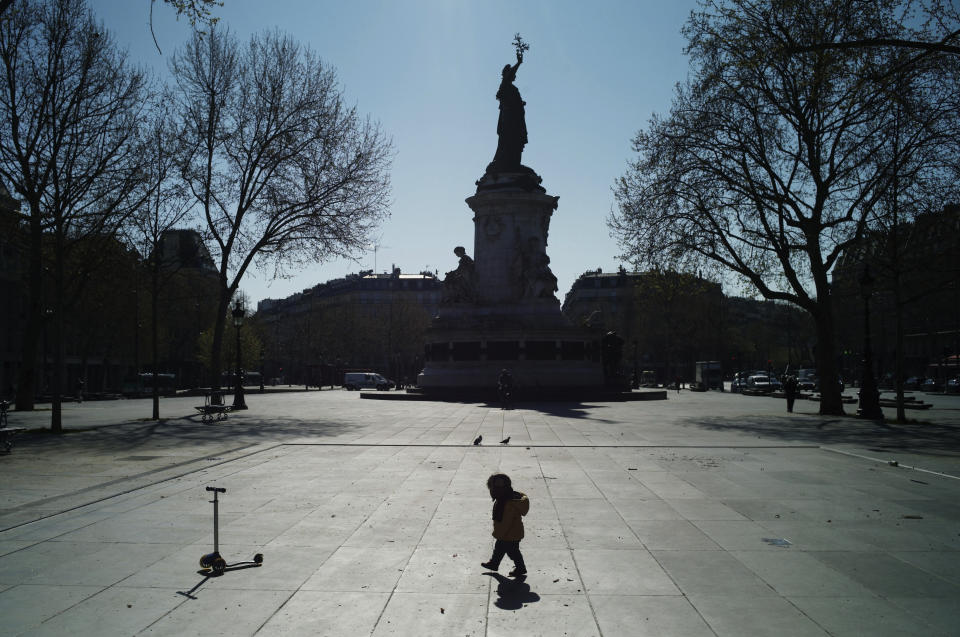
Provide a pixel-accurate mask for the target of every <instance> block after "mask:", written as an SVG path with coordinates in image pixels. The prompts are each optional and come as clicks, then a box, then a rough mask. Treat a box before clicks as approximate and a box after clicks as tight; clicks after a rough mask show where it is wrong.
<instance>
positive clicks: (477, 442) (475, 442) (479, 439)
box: [473, 436, 483, 445]
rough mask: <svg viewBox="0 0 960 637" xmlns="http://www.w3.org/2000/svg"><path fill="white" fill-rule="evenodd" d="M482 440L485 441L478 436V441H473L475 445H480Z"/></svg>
mask: <svg viewBox="0 0 960 637" xmlns="http://www.w3.org/2000/svg"><path fill="white" fill-rule="evenodd" d="M481 440H483V436H477V438H476V440H474V441H473V444H474V445H479V444H480V441H481Z"/></svg>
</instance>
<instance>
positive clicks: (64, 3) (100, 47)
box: [0, 0, 144, 431]
mask: <svg viewBox="0 0 960 637" xmlns="http://www.w3.org/2000/svg"><path fill="white" fill-rule="evenodd" d="M0 59H2V62H3V73H4V76H3V85H2V93H0V112H2V117H0V120H2V129H0V177H2V178H3V179H4V180H5V181H6V182H7V183H8V184H9V185H10V187H11V189H12V190H13V191H14V192H15V193H16V194H17V195H18V196H19V197H20V198H22V200H23V201H24V202H25V203H26V210H25V217H26V221H27V223H28V225H29V235H30V247H29V259H30V264H29V273H28V281H27V288H28V294H29V299H30V300H29V313H28V315H27V317H26V318H27V321H26V324H27V327H26V332H25V335H24V341H23V353H22V359H21V370H20V378H19V383H18V387H17V399H16V401H17V409H32V408H33V401H34V382H35V375H36V358H37V342H38V339H39V335H40V334H39V326H40V325H41V321H42V317H43V308H42V302H43V294H42V279H43V277H42V272H43V253H42V242H43V235H44V233H49V235H50V237H51V241H52V244H53V262H52V264H51V269H52V271H53V282H54V293H53V294H52V298H53V305H54V307H53V317H52V320H53V325H54V352H55V361H56V368H55V373H54V376H53V387H52V389H53V401H54V402H53V412H52V419H51V429H53V430H54V431H60V429H61V422H60V398H61V395H62V393H63V390H64V388H63V386H62V384H63V383H62V381H63V371H64V348H63V321H64V311H65V309H66V308H67V307H69V300H68V299H67V295H66V292H67V290H68V289H69V291H70V292H71V293H72V294H73V296H76V295H77V294H78V293H79V291H80V289H81V287H80V286H69V288H68V286H67V284H66V281H67V274H68V273H66V272H65V264H66V263H67V262H69V257H70V255H69V252H70V250H71V247H72V246H77V245H81V244H82V245H83V246H84V249H88V248H89V243H90V241H91V240H104V241H110V240H112V237H114V236H115V235H116V231H117V228H118V227H119V225H120V224H122V222H123V219H124V218H125V215H126V214H128V212H129V210H130V208H129V205H130V202H129V196H130V194H131V190H132V187H133V185H134V184H135V183H136V180H137V179H138V173H139V165H138V162H139V156H138V154H137V153H136V152H135V150H136V149H135V147H134V146H135V145H134V144H133V138H134V132H135V130H136V117H137V114H138V110H139V107H140V104H141V103H142V101H143V94H144V79H143V76H142V75H141V74H140V73H138V72H135V71H132V70H131V69H130V68H129V67H128V66H127V64H126V63H125V61H124V60H123V58H122V56H121V55H120V53H119V52H118V50H117V48H116V46H115V45H114V44H113V42H112V39H111V38H110V36H109V34H108V33H106V32H105V31H104V29H103V28H102V27H101V26H100V25H98V24H96V22H95V21H94V19H93V16H92V14H91V13H90V11H89V10H88V8H87V6H86V3H85V2H84V1H83V0H46V1H44V0H23V1H21V2H18V3H17V4H16V5H15V6H13V7H12V8H11V9H10V10H8V11H7V13H6V14H5V15H4V16H3V20H0ZM85 265H86V266H89V267H88V268H87V270H86V272H80V273H72V274H78V275H80V276H79V277H78V280H80V281H81V282H82V281H83V280H84V277H85V276H88V274H89V270H90V269H92V266H93V265H95V264H92V263H86V264H85Z"/></svg>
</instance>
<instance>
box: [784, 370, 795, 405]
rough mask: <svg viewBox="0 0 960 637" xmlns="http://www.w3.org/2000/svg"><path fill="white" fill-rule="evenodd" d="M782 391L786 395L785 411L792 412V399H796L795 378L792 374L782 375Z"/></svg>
mask: <svg viewBox="0 0 960 637" xmlns="http://www.w3.org/2000/svg"><path fill="white" fill-rule="evenodd" d="M783 393H784V394H785V395H786V397H787V411H788V412H791V413H792V412H793V401H795V400H796V399H797V378H796V376H794V375H793V374H787V375H786V376H784V378H783Z"/></svg>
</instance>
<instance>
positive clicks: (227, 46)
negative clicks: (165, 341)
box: [172, 28, 391, 387]
mask: <svg viewBox="0 0 960 637" xmlns="http://www.w3.org/2000/svg"><path fill="white" fill-rule="evenodd" d="M172 70H173V74H174V77H175V79H176V83H177V87H178V106H179V111H180V117H181V118H182V126H183V133H182V142H181V145H182V147H183V148H184V149H185V151H186V153H187V157H186V160H185V162H184V165H183V174H184V177H185V179H186V181H187V183H188V185H189V187H190V189H191V192H192V193H193V196H194V197H195V200H196V202H197V204H198V206H199V208H200V212H201V215H202V217H203V219H204V221H205V225H206V230H207V232H208V233H209V241H210V245H211V248H212V251H213V252H214V253H215V255H216V260H217V261H218V263H217V265H218V269H219V275H220V298H219V307H218V311H217V314H216V316H217V323H216V325H215V329H214V338H213V351H212V355H211V370H210V371H211V374H212V378H211V381H212V383H213V386H214V387H219V383H220V369H221V357H220V351H221V348H222V342H223V332H224V320H225V319H224V317H225V316H226V315H227V307H228V305H229V303H230V299H231V297H232V296H233V294H234V292H235V291H236V290H237V287H238V285H239V284H240V281H241V280H242V278H243V276H244V274H245V273H246V272H247V270H248V269H249V268H250V267H251V265H254V264H255V265H257V266H260V267H263V268H273V272H274V274H275V275H282V274H283V272H284V270H285V268H287V267H290V266H295V265H298V264H301V263H304V262H309V261H322V260H324V259H327V258H330V257H333V256H349V255H351V254H354V253H356V252H359V251H362V250H363V248H364V246H365V244H368V243H369V236H370V232H371V231H372V230H373V229H374V228H375V227H376V225H377V224H378V223H379V222H380V221H381V220H382V219H383V218H384V217H385V216H386V215H387V206H388V196H389V176H388V168H389V164H390V153H391V146H390V143H389V142H388V141H387V140H386V139H385V138H384V137H383V135H382V134H381V132H380V130H379V128H378V126H377V125H375V124H373V123H371V122H370V121H369V120H367V121H364V120H363V119H361V118H360V117H359V116H358V115H357V112H356V110H355V109H354V108H350V107H347V106H346V105H344V103H343V97H342V95H341V93H340V90H339V86H338V85H337V80H336V74H335V73H334V71H333V70H332V69H330V68H328V67H326V66H325V65H324V64H323V63H322V62H321V61H320V60H319V59H318V58H317V57H316V56H315V55H314V54H313V53H312V52H311V51H309V50H308V49H305V48H304V47H301V46H300V45H299V44H297V43H296V42H294V41H293V40H292V39H291V38H289V37H288V36H285V35H282V34H280V33H278V32H268V33H265V34H262V35H257V36H254V37H253V38H251V40H250V42H249V44H248V45H247V46H246V47H245V48H243V49H240V47H239V46H238V44H237V42H236V40H235V39H234V38H233V37H231V36H230V34H229V33H227V32H226V31H223V30H220V29H217V28H214V29H212V30H211V31H210V33H209V34H207V35H205V36H202V37H201V35H199V34H197V35H196V36H195V37H194V39H193V40H192V41H191V42H190V43H189V44H188V45H187V46H186V49H185V50H184V51H183V52H182V53H180V54H178V55H177V56H175V58H174V60H173V64H172Z"/></svg>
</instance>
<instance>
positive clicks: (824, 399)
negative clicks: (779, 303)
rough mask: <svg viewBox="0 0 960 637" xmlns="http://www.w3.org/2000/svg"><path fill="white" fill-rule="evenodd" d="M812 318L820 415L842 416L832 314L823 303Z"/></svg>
mask: <svg viewBox="0 0 960 637" xmlns="http://www.w3.org/2000/svg"><path fill="white" fill-rule="evenodd" d="M820 310H821V311H820V312H818V314H817V315H816V316H814V320H815V321H816V326H817V372H818V373H819V374H820V415H822V416H842V415H844V412H843V400H842V398H841V394H842V393H843V391H842V389H841V388H840V378H839V376H838V374H837V345H836V341H835V338H836V337H835V333H834V329H833V312H832V308H831V307H830V306H829V301H826V302H824V303H823V304H822V305H821V307H820Z"/></svg>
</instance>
